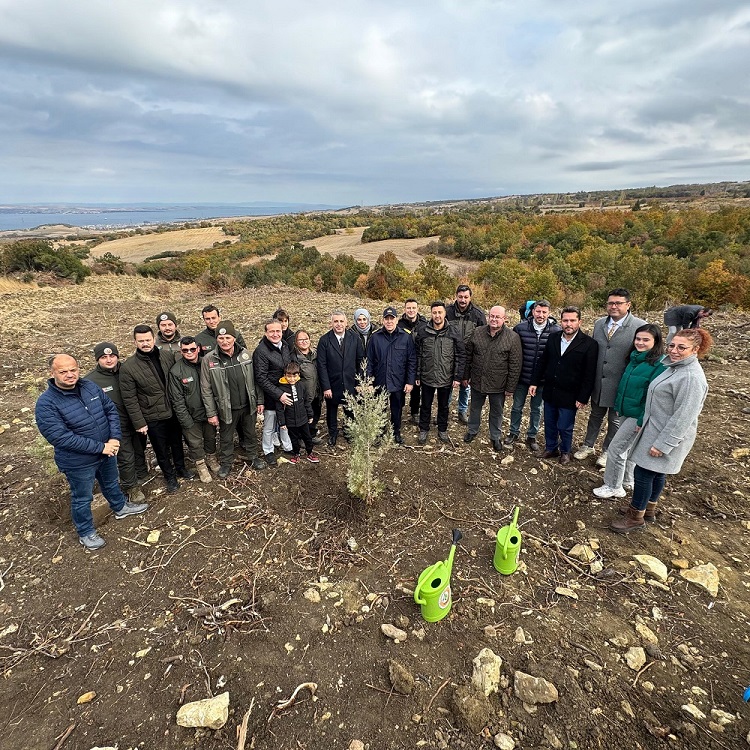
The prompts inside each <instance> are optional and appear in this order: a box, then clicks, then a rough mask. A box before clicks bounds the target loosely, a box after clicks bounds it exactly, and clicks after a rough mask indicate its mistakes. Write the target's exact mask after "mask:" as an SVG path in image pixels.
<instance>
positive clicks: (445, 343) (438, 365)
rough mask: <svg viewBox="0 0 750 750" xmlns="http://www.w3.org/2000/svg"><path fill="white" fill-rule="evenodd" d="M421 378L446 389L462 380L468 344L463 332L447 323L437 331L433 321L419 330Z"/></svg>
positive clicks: (418, 362)
mask: <svg viewBox="0 0 750 750" xmlns="http://www.w3.org/2000/svg"><path fill="white" fill-rule="evenodd" d="M416 344H417V379H418V380H419V381H420V383H424V384H425V385H429V386H432V387H433V388H446V387H447V386H450V385H451V384H452V383H453V381H454V380H461V378H462V377H463V373H464V366H465V362H466V347H465V346H464V340H463V336H462V334H461V331H460V329H459V328H457V327H456V326H454V325H452V324H450V323H447V322H446V324H445V325H444V326H443V327H442V328H441V329H440V330H439V331H436V330H435V329H434V328H433V327H432V321H430V322H429V323H428V324H427V325H426V326H424V327H423V328H420V329H419V331H418V332H417V341H416Z"/></svg>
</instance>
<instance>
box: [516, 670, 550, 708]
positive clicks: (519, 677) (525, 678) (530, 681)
mask: <svg viewBox="0 0 750 750" xmlns="http://www.w3.org/2000/svg"><path fill="white" fill-rule="evenodd" d="M513 688H514V690H515V693H516V697H517V698H520V699H521V700H522V701H523V702H524V703H526V704H528V705H531V706H533V705H535V704H536V703H554V702H555V701H556V700H557V698H558V692H557V688H556V687H555V686H554V685H553V684H552V683H551V682H549V681H548V680H545V679H544V678H543V677H534V676H532V675H530V674H526V673H525V672H521V671H520V670H516V672H515V674H514V675H513Z"/></svg>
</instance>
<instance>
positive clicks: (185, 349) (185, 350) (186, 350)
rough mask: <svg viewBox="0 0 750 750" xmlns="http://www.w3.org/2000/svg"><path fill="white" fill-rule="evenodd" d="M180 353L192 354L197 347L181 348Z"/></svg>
mask: <svg viewBox="0 0 750 750" xmlns="http://www.w3.org/2000/svg"><path fill="white" fill-rule="evenodd" d="M182 351H183V352H185V354H192V353H193V352H197V351H198V347H197V346H190V347H187V346H183V347H182Z"/></svg>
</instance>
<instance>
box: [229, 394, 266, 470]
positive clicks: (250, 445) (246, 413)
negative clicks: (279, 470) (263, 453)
mask: <svg viewBox="0 0 750 750" xmlns="http://www.w3.org/2000/svg"><path fill="white" fill-rule="evenodd" d="M256 419H257V412H256V410H255V409H251V408H250V407H249V406H246V407H245V408H244V409H232V419H231V421H230V422H221V421H220V422H219V463H220V464H221V465H222V466H223V467H231V466H232V462H233V461H234V433H235V431H236V430H237V425H238V424H241V425H242V434H243V435H244V437H243V441H244V442H243V443H242V447H243V448H244V449H245V453H247V457H248V458H249V459H250V460H251V461H254V460H255V459H256V458H258V438H257V436H256V434H255V422H256Z"/></svg>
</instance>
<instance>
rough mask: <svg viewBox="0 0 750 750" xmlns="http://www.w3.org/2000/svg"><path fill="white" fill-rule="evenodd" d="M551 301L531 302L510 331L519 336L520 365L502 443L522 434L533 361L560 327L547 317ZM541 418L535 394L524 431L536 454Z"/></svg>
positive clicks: (534, 364)
mask: <svg viewBox="0 0 750 750" xmlns="http://www.w3.org/2000/svg"><path fill="white" fill-rule="evenodd" d="M550 307H551V305H550V302H549V300H546V299H540V300H537V301H536V302H534V305H533V307H532V310H531V315H530V316H529V317H528V318H526V319H524V320H522V321H521V322H520V323H519V324H518V325H517V326H516V327H515V328H514V329H513V330H514V331H515V332H516V333H517V334H518V335H519V336H520V337H521V348H522V349H523V365H522V367H521V377H520V378H519V380H518V386H517V387H516V390H515V393H514V394H513V410H512V411H511V413H510V432H509V433H508V436H507V437H506V438H505V440H504V443H505V445H508V446H510V445H513V443H515V442H516V441H517V440H518V437H519V435H520V434H521V415H522V414H523V407H524V404H525V403H526V396H527V395H528V393H529V386H530V385H531V376H532V375H533V374H534V368H535V367H536V363H537V362H538V361H539V359H540V358H541V356H542V352H543V351H544V347H545V346H546V345H547V339H548V338H549V337H550V334H551V333H555V332H556V331H559V330H560V326H559V325H557V321H556V320H555V319H554V318H550V316H549V311H550ZM541 421H542V394H541V393H537V394H536V396H533V397H532V398H531V399H530V402H529V426H528V429H527V430H526V445H527V446H528V447H529V450H530V451H533V452H534V453H536V451H537V450H538V445H537V442H536V436H537V433H538V432H539V424H540V423H541Z"/></svg>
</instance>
